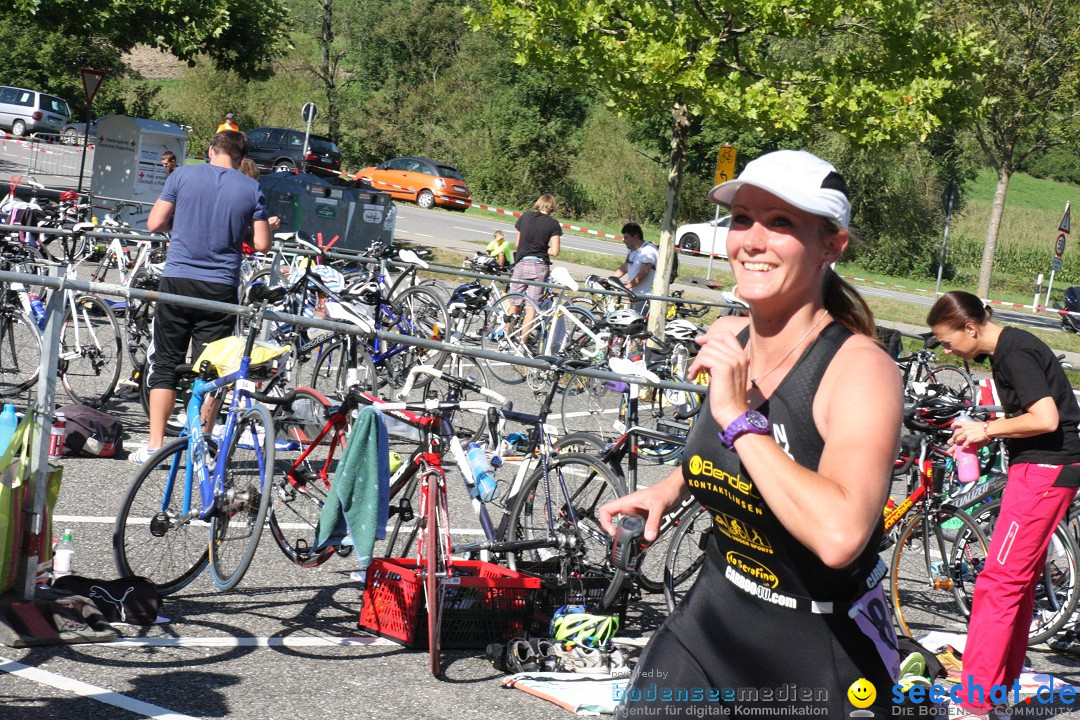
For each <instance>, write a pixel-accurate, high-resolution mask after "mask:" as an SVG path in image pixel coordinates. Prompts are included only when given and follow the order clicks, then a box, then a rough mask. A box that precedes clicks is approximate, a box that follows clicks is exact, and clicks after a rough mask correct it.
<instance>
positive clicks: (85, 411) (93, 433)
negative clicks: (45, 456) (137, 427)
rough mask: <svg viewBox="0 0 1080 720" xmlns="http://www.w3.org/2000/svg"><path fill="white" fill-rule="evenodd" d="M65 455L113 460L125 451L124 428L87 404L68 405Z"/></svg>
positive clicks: (64, 409) (65, 420) (65, 427)
mask: <svg viewBox="0 0 1080 720" xmlns="http://www.w3.org/2000/svg"><path fill="white" fill-rule="evenodd" d="M56 412H57V414H59V413H63V414H64V454H65V455H79V454H80V453H81V454H84V455H95V456H97V457H113V456H114V455H116V454H117V453H119V452H122V451H123V449H124V426H123V424H121V422H120V421H119V420H117V419H116V418H114V417H113V416H112V415H109V414H108V413H104V412H102V411H100V410H95V409H94V408H92V407H87V406H86V405H64V406H63V407H62V408H60V409H59V410H57V411H56Z"/></svg>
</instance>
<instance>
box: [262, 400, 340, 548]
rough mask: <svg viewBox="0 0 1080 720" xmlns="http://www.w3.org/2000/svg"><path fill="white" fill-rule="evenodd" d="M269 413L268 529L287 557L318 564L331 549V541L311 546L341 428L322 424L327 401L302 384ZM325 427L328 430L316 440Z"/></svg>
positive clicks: (338, 444) (332, 466)
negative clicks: (272, 442) (274, 444)
mask: <svg viewBox="0 0 1080 720" xmlns="http://www.w3.org/2000/svg"><path fill="white" fill-rule="evenodd" d="M294 392H295V393H296V398H295V399H294V400H293V401H292V403H291V404H290V405H289V408H288V409H286V410H283V411H282V412H281V413H280V414H278V415H277V416H276V417H275V418H274V425H275V427H276V428H277V438H278V441H279V444H278V448H277V450H276V452H275V461H276V465H277V467H276V469H275V472H274V482H273V493H272V497H271V500H270V534H271V535H272V536H273V538H274V542H276V543H277V546H278V547H279V548H281V552H283V553H284V554H285V557H287V558H288V559H289V561H290V562H292V563H294V564H296V565H299V566H300V567H316V566H318V565H322V564H323V563H324V562H326V561H327V560H328V559H330V556H331V555H333V554H334V550H335V547H334V546H332V545H330V546H327V547H324V548H321V549H320V550H318V551H316V550H315V549H314V548H315V547H316V545H317V544H318V542H317V540H316V533H315V530H316V528H317V527H318V525H319V515H320V514H321V513H322V509H323V506H324V505H325V504H326V496H327V494H328V493H329V492H330V483H331V481H332V479H333V476H334V471H335V469H336V460H337V458H338V457H340V455H341V451H342V450H344V448H345V436H346V428H345V427H344V423H343V424H342V426H340V427H338V426H334V425H331V426H329V427H326V426H327V418H326V410H327V409H328V408H329V407H330V401H329V400H327V399H326V398H325V397H323V396H322V395H320V394H319V393H317V392H315V391H314V390H309V389H307V388H298V389H296V390H295V391H294ZM324 427H326V429H327V430H329V432H327V433H326V434H325V435H323V437H322V438H321V439H320V438H319V436H320V435H321V434H322V432H323V429H324Z"/></svg>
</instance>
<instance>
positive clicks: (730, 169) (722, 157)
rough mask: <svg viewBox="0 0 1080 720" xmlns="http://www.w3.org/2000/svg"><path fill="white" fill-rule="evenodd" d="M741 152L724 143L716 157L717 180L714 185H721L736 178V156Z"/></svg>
mask: <svg viewBox="0 0 1080 720" xmlns="http://www.w3.org/2000/svg"><path fill="white" fill-rule="evenodd" d="M738 152H739V151H738V150H736V149H735V148H733V147H731V146H730V145H728V144H727V143H724V147H722V148H720V152H719V153H718V154H717V156H716V179H715V181H714V184H716V185H719V184H720V183H722V182H727V181H728V180H731V179H732V178H733V177H735V155H736V154H737V153H738Z"/></svg>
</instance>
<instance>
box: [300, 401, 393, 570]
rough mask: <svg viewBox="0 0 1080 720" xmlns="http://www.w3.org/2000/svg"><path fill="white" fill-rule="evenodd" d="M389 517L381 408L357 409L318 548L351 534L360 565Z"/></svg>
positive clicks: (318, 533) (386, 448)
mask: <svg viewBox="0 0 1080 720" xmlns="http://www.w3.org/2000/svg"><path fill="white" fill-rule="evenodd" d="M389 516H390V446H389V444H388V441H387V435H386V424H385V423H384V422H383V417H382V413H381V412H379V411H378V410H376V409H375V408H374V407H371V406H370V405H369V406H367V407H365V408H364V409H363V410H361V411H360V416H359V417H358V418H357V419H356V424H354V425H353V429H352V430H351V431H350V432H349V437H348V439H347V440H346V441H345V453H344V454H343V455H342V457H341V460H340V461H339V463H338V469H337V472H336V473H335V474H334V482H333V484H332V485H331V486H330V492H329V494H327V496H326V505H324V506H323V509H322V513H320V515H319V526H318V527H317V528H316V530H315V538H316V543H317V548H323V547H325V546H326V545H327V544H329V543H331V542H337V541H340V540H341V539H342V538H343V537H345V534H346V533H348V534H349V535H351V536H352V539H353V545H354V546H355V548H356V556H357V560H358V561H359V562H360V569H361V570H364V569H366V568H367V566H368V565H370V564H371V554H372V551H373V550H374V548H375V540H376V539H378V540H382V539H384V538H385V537H386V521H387V520H388V519H389Z"/></svg>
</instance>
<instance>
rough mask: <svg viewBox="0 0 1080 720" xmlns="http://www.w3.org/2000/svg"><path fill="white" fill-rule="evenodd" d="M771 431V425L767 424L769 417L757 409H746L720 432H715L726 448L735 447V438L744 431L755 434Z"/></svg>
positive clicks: (731, 448)
mask: <svg viewBox="0 0 1080 720" xmlns="http://www.w3.org/2000/svg"><path fill="white" fill-rule="evenodd" d="M771 431H772V425H770V424H769V418H767V417H765V416H764V415H762V414H761V413H759V412H758V411H757V410H747V411H746V412H744V413H743V414H742V415H740V416H739V417H737V418H735V419H734V420H732V421H731V424H730V425H728V426H727V429H726V430H724V431H723V432H721V433H717V435H719V437H720V442H722V443H724V447H726V448H727V449H728V450H734V449H735V440H736V439H737V438H738V437H739V436H740V435H745V434H746V433H754V434H755V435H768V434H769V433H770V432H771Z"/></svg>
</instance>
